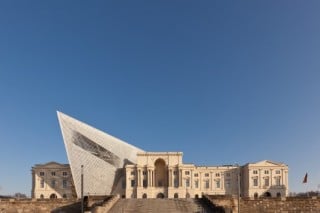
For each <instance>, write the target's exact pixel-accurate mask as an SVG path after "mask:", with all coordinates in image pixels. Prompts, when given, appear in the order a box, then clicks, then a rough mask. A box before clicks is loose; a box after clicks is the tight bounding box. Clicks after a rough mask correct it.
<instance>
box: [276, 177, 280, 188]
mask: <svg viewBox="0 0 320 213" xmlns="http://www.w3.org/2000/svg"><path fill="white" fill-rule="evenodd" d="M280 180H281V179H280V177H276V186H280V185H281V182H280Z"/></svg>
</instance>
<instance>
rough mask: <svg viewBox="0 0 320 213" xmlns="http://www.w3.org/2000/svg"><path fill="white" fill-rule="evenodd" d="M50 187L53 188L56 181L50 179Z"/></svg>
mask: <svg viewBox="0 0 320 213" xmlns="http://www.w3.org/2000/svg"><path fill="white" fill-rule="evenodd" d="M51 187H52V188H55V187H56V181H55V180H51Z"/></svg>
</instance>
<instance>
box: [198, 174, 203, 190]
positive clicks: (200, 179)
mask: <svg viewBox="0 0 320 213" xmlns="http://www.w3.org/2000/svg"><path fill="white" fill-rule="evenodd" d="M198 184H199V187H200V190H202V178H201V172H199V182H198Z"/></svg>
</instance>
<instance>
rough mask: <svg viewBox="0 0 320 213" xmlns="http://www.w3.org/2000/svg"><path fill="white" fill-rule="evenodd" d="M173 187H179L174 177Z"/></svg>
mask: <svg viewBox="0 0 320 213" xmlns="http://www.w3.org/2000/svg"><path fill="white" fill-rule="evenodd" d="M174 187H176V188H178V187H179V181H178V179H177V178H176V179H174Z"/></svg>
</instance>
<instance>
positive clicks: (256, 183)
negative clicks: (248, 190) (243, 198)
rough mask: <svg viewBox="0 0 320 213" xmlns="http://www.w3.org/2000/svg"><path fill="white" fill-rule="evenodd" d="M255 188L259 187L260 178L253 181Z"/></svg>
mask: <svg viewBox="0 0 320 213" xmlns="http://www.w3.org/2000/svg"><path fill="white" fill-rule="evenodd" d="M253 186H258V178H254V179H253Z"/></svg>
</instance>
